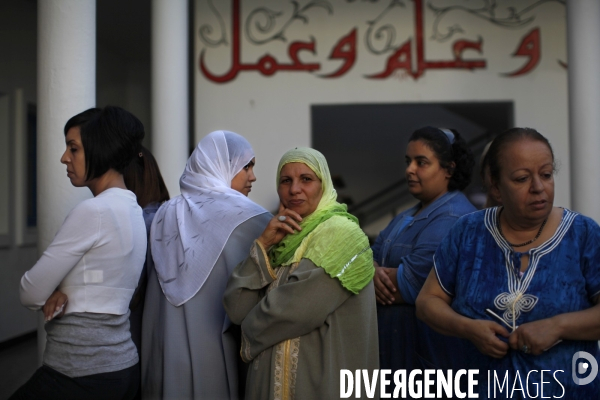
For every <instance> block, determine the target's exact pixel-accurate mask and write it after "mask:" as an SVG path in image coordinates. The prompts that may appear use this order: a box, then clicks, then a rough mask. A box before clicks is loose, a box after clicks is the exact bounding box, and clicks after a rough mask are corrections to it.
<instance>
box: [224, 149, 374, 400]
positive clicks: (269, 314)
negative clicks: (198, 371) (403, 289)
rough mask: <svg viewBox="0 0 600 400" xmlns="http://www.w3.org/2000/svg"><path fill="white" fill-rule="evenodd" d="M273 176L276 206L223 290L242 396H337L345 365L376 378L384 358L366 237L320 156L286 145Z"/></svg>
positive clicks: (315, 397) (312, 151) (313, 397)
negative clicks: (236, 340) (237, 337)
mask: <svg viewBox="0 0 600 400" xmlns="http://www.w3.org/2000/svg"><path fill="white" fill-rule="evenodd" d="M277 182H278V194H279V198H280V200H281V206H280V211H279V213H278V214H277V215H276V216H275V217H274V218H273V219H272V220H271V221H270V222H269V225H267V228H266V229H265V231H264V232H263V234H262V235H261V236H260V237H259V239H257V240H256V241H255V242H254V244H253V245H252V247H251V249H250V255H249V256H248V258H246V260H245V261H244V262H242V263H241V264H239V265H238V266H237V267H236V268H235V269H234V271H233V273H232V275H231V277H230V279H229V282H228V285H227V289H226V291H225V297H224V305H225V309H226V311H227V314H228V315H229V317H230V319H231V320H232V322H233V323H235V324H240V325H241V328H242V347H241V356H242V359H243V360H244V361H245V362H248V363H250V365H249V372H248V377H247V384H246V399H247V400H253V399H261V400H262V399H309V400H311V399H333V398H339V397H340V370H341V369H346V370H350V371H352V373H353V374H354V371H355V370H357V369H361V370H362V369H366V370H368V371H369V375H370V376H372V373H373V370H375V369H377V368H378V365H379V361H378V358H379V353H378V342H377V312H376V307H375V294H374V288H373V281H372V278H373V274H374V270H373V263H372V254H371V250H370V247H369V243H368V240H367V238H366V236H365V235H364V233H363V232H362V231H361V230H360V227H359V226H358V223H357V221H356V218H354V217H353V216H351V215H350V214H348V213H347V212H346V207H345V205H341V204H339V203H337V202H336V201H335V199H336V194H335V190H334V189H333V185H332V184H331V177H330V174H329V170H328V168H327V163H326V161H325V158H324V157H323V155H322V154H321V153H319V152H317V151H315V150H313V149H294V150H291V151H289V152H288V153H286V154H285V155H284V156H283V158H282V160H281V162H280V165H279V168H278V178H277ZM346 384H347V382H346ZM373 389H375V388H373ZM373 391H374V393H373V394H374V397H370V398H378V390H373ZM355 394H356V392H355V393H353V396H352V397H353V398H355V396H354V395H355ZM361 395H362V396H363V397H364V398H367V393H366V391H365V388H364V386H363V387H362V390H361Z"/></svg>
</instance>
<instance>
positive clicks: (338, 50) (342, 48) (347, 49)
mask: <svg viewBox="0 0 600 400" xmlns="http://www.w3.org/2000/svg"><path fill="white" fill-rule="evenodd" d="M329 59H330V60H337V59H341V60H345V62H344V64H343V65H342V66H341V67H340V69H338V70H337V71H335V72H333V73H331V74H329V75H323V76H322V77H323V78H338V77H340V76H342V75H344V74H345V73H346V72H348V71H349V70H350V68H352V66H353V65H354V62H355V61H356V28H354V29H352V31H350V33H349V34H348V35H346V36H344V37H343V38H341V39H340V40H339V41H338V42H337V44H336V45H335V46H334V48H333V50H332V51H331V54H330V55H329Z"/></svg>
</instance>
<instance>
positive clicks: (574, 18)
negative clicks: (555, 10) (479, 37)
mask: <svg viewBox="0 0 600 400" xmlns="http://www.w3.org/2000/svg"><path fill="white" fill-rule="evenodd" d="M599 22H600V1H598V0H572V1H571V0H569V1H567V50H568V57H569V58H568V64H569V67H568V75H569V127H570V160H571V206H572V207H573V209H574V210H575V211H578V212H580V213H582V214H585V215H587V216H589V217H591V218H593V219H594V220H595V221H596V222H598V223H600V207H599V206H598V199H599V198H600V180H599V179H597V178H596V175H595V174H596V173H597V172H598V171H600V112H599V111H598V106H599V105H600V72H599V70H598V66H599V65H600V23H599Z"/></svg>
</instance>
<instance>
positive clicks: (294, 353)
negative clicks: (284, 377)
mask: <svg viewBox="0 0 600 400" xmlns="http://www.w3.org/2000/svg"><path fill="white" fill-rule="evenodd" d="M290 342H291V343H290V399H295V398H296V373H297V372H298V355H299V354H300V338H299V337H297V338H295V339H292V340H291V341H290Z"/></svg>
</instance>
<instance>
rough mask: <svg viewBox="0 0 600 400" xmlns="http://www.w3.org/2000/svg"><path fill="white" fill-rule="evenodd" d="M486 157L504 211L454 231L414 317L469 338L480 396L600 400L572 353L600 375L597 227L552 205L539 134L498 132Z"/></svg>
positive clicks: (548, 151)
mask: <svg viewBox="0 0 600 400" xmlns="http://www.w3.org/2000/svg"><path fill="white" fill-rule="evenodd" d="M487 157H489V160H488V161H489V166H490V173H491V178H492V187H491V193H492V195H493V196H494V197H495V198H496V199H497V200H500V201H501V202H502V204H503V206H502V207H494V208H488V209H486V210H483V211H480V212H477V213H473V214H470V215H468V216H465V217H463V218H461V219H460V220H459V221H458V222H457V223H456V225H454V227H453V228H452V229H451V230H450V233H449V234H448V236H447V237H446V238H445V239H444V240H443V241H442V243H441V244H440V247H439V248H438V250H437V251H436V253H435V256H434V271H435V272H433V271H432V273H431V274H430V275H429V277H428V278H427V282H426V283H425V285H424V287H423V290H422V291H421V294H420V295H419V298H418V299H417V312H418V316H419V318H421V319H423V320H424V321H425V322H427V323H428V324H429V325H430V326H431V327H432V328H434V329H436V330H437V331H438V332H441V333H444V334H448V335H454V336H458V337H462V338H466V339H469V340H470V341H471V343H472V352H470V355H471V356H472V360H471V365H470V368H479V376H478V377H479V383H480V384H479V395H480V398H489V397H496V398H499V397H501V398H513V399H515V398H536V397H539V398H541V397H552V396H554V397H557V398H561V397H562V398H569V399H590V398H597V397H598V393H599V391H600V380H598V379H595V380H593V381H592V382H590V383H589V384H585V383H586V380H585V379H586V378H589V377H590V376H593V375H594V374H593V372H592V373H591V374H584V375H587V376H582V375H580V372H584V370H585V368H578V369H579V371H573V370H572V368H574V367H575V365H576V364H577V365H578V366H582V367H584V366H585V364H584V363H581V362H580V363H577V362H576V361H578V360H577V358H580V357H582V356H581V354H580V355H578V356H575V353H577V352H579V351H584V352H587V353H589V354H588V355H587V357H589V358H588V359H587V361H586V363H587V365H588V367H589V366H590V365H591V367H592V369H593V368H594V366H596V370H597V361H598V358H599V351H598V343H597V340H598V339H600V306H599V305H598V299H599V297H600V250H599V247H598V244H599V243H600V227H599V226H598V225H597V224H596V223H595V222H594V221H593V220H592V219H590V218H588V217H585V216H583V215H579V214H577V213H575V212H573V211H570V210H567V209H563V208H558V207H554V206H553V201H554V172H555V165H554V155H553V152H552V148H551V146H550V143H549V142H548V140H547V139H546V138H545V137H544V136H542V135H541V134H539V133H538V132H537V131H535V130H533V129H530V128H513V129H510V130H508V131H506V132H504V133H502V134H501V135H499V136H498V137H497V138H496V139H495V140H494V142H493V143H492V145H491V147H490V150H489V152H488V155H487ZM475 347H476V348H477V349H478V350H479V351H476V350H475ZM583 356H584V357H585V356H586V355H583ZM580 361H582V360H580ZM589 370H590V369H588V371H589ZM488 371H489V372H488ZM488 374H489V375H488ZM505 378H507V382H508V385H505V386H504V387H503V388H502V389H501V388H500V386H501V385H502V382H504V380H505ZM576 379H577V380H578V382H579V383H575V380H576ZM488 382H489V383H488ZM495 382H496V383H495Z"/></svg>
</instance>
